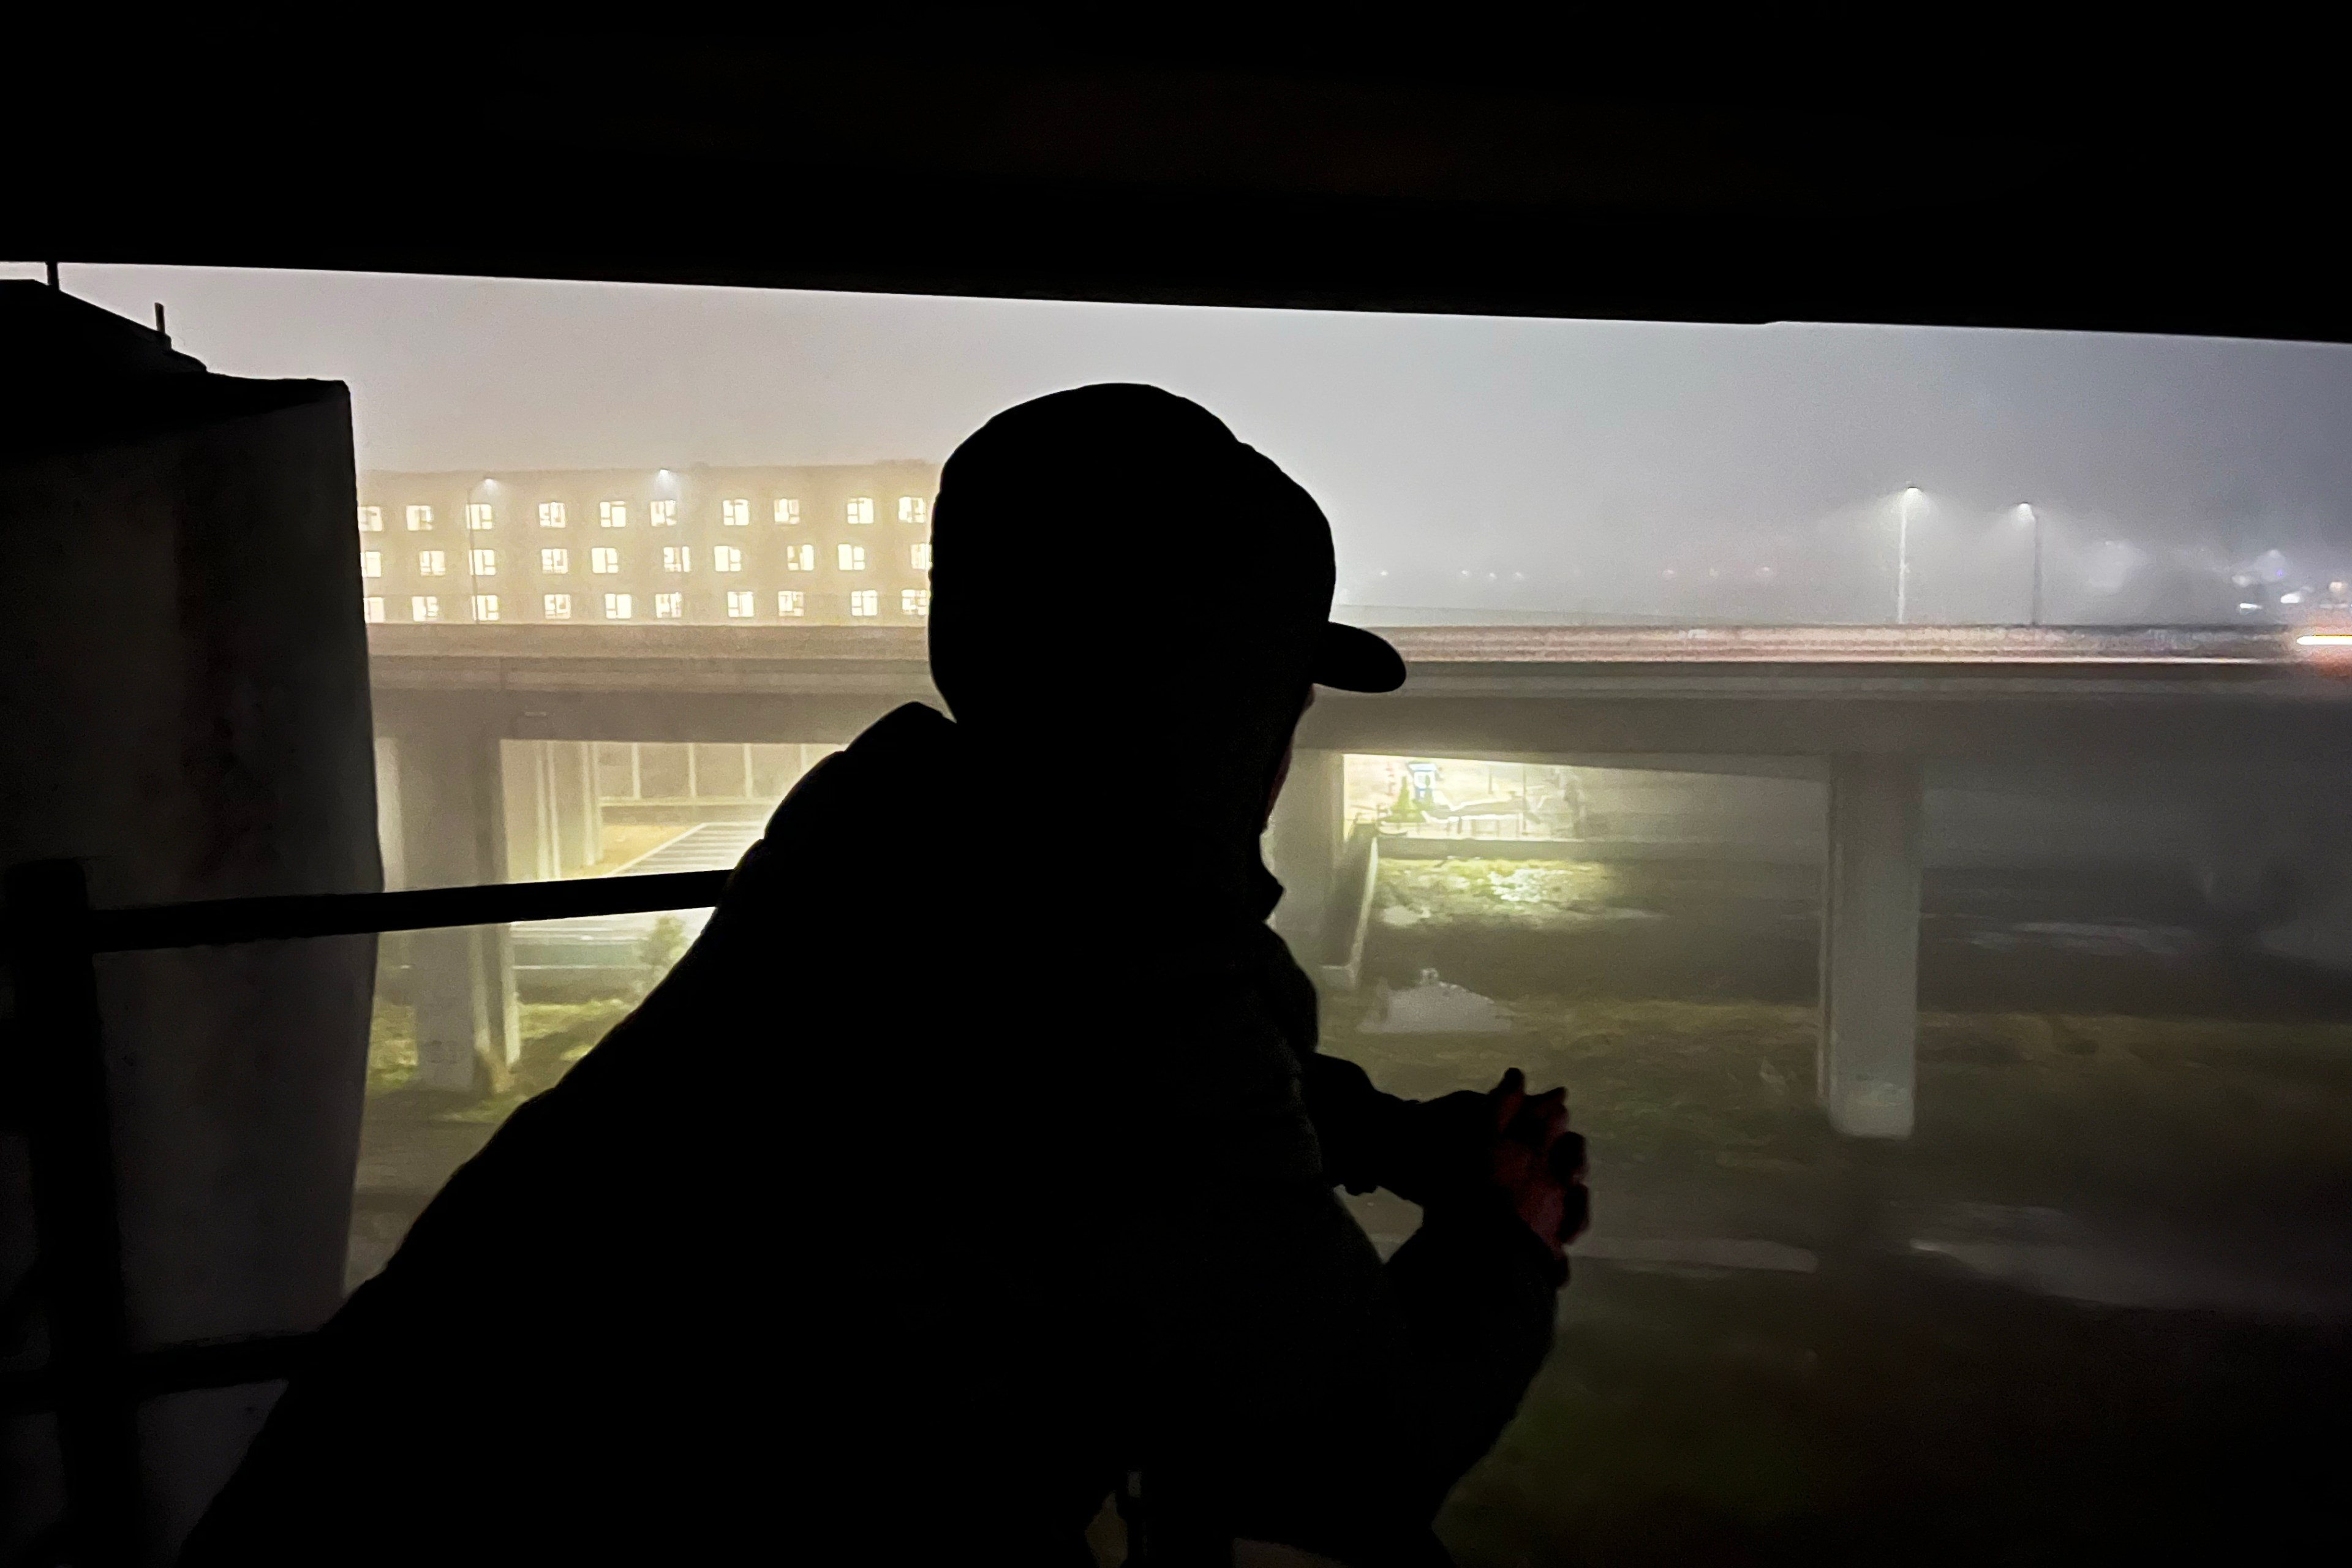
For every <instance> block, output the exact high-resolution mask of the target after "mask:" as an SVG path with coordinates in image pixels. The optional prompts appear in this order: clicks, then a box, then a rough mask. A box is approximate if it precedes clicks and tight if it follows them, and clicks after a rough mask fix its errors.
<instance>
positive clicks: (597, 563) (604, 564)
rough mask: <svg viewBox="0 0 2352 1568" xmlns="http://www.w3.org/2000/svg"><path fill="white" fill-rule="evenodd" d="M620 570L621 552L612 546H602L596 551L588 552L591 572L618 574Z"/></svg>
mask: <svg viewBox="0 0 2352 1568" xmlns="http://www.w3.org/2000/svg"><path fill="white" fill-rule="evenodd" d="M620 569H621V552H619V551H617V550H615V549H614V548H613V547H612V546H611V545H609V544H600V545H598V546H597V547H596V548H595V549H593V550H592V551H590V552H588V570H589V571H591V572H618V571H619V570H620Z"/></svg>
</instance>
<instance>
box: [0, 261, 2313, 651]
mask: <svg viewBox="0 0 2352 1568" xmlns="http://www.w3.org/2000/svg"><path fill="white" fill-rule="evenodd" d="M914 242H915V241H912V240H910V243H914ZM5 270H6V271H7V272H9V273H11V274H15V275H37V268H30V267H22V266H11V267H8V268H5ZM65 281H66V285H67V287H68V289H70V290H72V291H74V292H76V293H78V294H79V295H81V296H83V297H84V298H88V299H90V300H96V301H97V302H100V303H101V304H105V305H108V306H110V307H111V308H114V309H117V310H121V311H122V312H123V313H124V314H126V315H130V316H133V317H135V318H138V319H141V320H147V319H150V318H151V316H152V305H153V302H154V301H156V300H162V301H163V302H164V303H165V305H166V306H167V307H168V308H169V310H170V320H171V325H172V330H173V337H174V339H175V342H177V344H178V345H179V346H180V347H182V348H184V349H185V350H186V351H188V352H190V353H194V354H196V355H197V356H199V357H200V358H202V359H204V360H205V362H206V363H209V364H210V365H211V366H212V367H213V368H214V369H215V370H219V371H223V372H227V373H230V374H241V375H260V376H280V375H284V376H325V377H332V378H336V379H340V380H342V381H346V382H348V383H350V384H351V386H352V394H353V397H354V400H355V405H356V408H357V417H358V426H359V440H360V461H361V465H362V468H394V469H474V468H479V469H486V470H487V469H502V468H616V467H618V468H626V467H645V468H661V467H667V468H684V467H688V466H691V465H694V464H698V463H708V464H713V465H722V466H723V465H732V464H743V465H752V464H768V463H854V462H864V461H869V460H873V459H877V458H907V457H915V458H931V459H934V460H936V459H938V458H944V457H945V456H946V455H947V453H948V451H949V450H950V448H951V447H953V446H954V444H955V443H956V442H957V441H958V440H959V439H960V438H961V437H963V436H964V435H965V434H967V433H968V432H969V431H971V429H972V428H973V427H974V426H977V425H978V424H979V423H980V422H981V421H982V420H983V419H985V418H986V417H987V416H989V415H990V414H992V413H993V412H994V411H996V410H997V409H1000V408H1003V407H1004V406H1006V405H1009V404H1012V403H1014V402H1017V401H1019V400H1021V399H1023V398H1025V397H1030V396H1034V395H1036V394H1039V393H1042V392H1046V391H1050V390H1052V389H1054V388H1055V387H1062V386H1070V385H1076V384H1082V383H1085V382H1088V381H1100V380H1136V381H1149V382H1154V383H1157V384H1160V385H1163V386H1166V387H1169V388H1171V390H1174V391H1177V392H1181V393H1183V394H1185V395H1189V396H1192V397H1195V398H1197V399H1199V400H1200V401H1201V402H1202V403H1204V404H1206V405H1208V406H1209V407H1210V408H1211V409H1213V410H1214V411H1215V412H1216V413H1217V414H1219V415H1220V416H1223V418H1224V419H1225V421H1226V422H1227V423H1228V424H1230V425H1231V426H1233V427H1234V431H1235V432H1236V433H1237V434H1238V435H1240V436H1241V437H1242V438H1243V439H1244V440H1246V441H1249V442H1251V443H1252V444H1254V445H1255V446H1257V447H1261V448H1262V449H1264V450H1265V452H1267V453H1268V454H1269V455H1270V456H1272V457H1273V458H1275V459H1276V461H1278V462H1280V463H1281V464H1282V465H1283V466H1284V467H1285V468H1287V469H1288V470H1289V471H1290V472H1291V473H1292V474H1293V475H1295V476H1296V477H1297V479H1299V480H1300V481H1301V482H1302V483H1304V484H1305V485H1306V486H1307V488H1308V489H1310V490H1311V491H1313V492H1314V493H1315V495H1316V496H1317V497H1318V499H1320V500H1322V502H1323V504H1324V506H1325V508H1326V510H1328V512H1329V513H1330V514H1331V518H1332V521H1333V524H1334V527H1335V529H1336V531H1337V533H1338V536H1339V547H1340V557H1341V579H1342V583H1341V590H1342V591H1341V597H1342V599H1343V601H1347V602H1350V603H1355V604H1361V605H1462V606H1474V605H1486V606H1489V607H1496V608H1506V607H1507V608H1515V609H1554V610H1559V609H1572V608H1577V607H1588V608H1589V607H1592V606H1595V605H1598V606H1601V607H1603V608H1616V609H1621V610H1625V611H1632V612H1641V611H1646V610H1654V609H1660V608H1664V609H1672V608H1673V607H1674V603H1673V601H1674V600H1675V595H1677V594H1682V595H1688V594H1689V593H1691V592H1693V591H1694V589H1693V588H1692V584H1693V583H1694V580H1697V579H1704V578H1705V575H1706V573H1708V572H1710V571H1713V572H1716V573H1717V577H1718V579H1719V582H1718V583H1717V588H1716V590H1715V591H1717V592H1718V593H1720V594H1731V593H1732V588H1731V584H1733V583H1735V582H1736V583H1738V584H1741V586H1740V588H1739V590H1738V594H1735V595H1733V597H1734V599H1738V595H1750V596H1753V597H1755V598H1756V601H1757V602H1756V604H1755V605H1752V606H1749V605H1745V603H1744V601H1742V602H1740V603H1735V604H1734V605H1733V606H1732V607H1733V608H1734V609H1739V608H1743V607H1748V608H1753V609H1755V610H1756V611H1758V612H1759V613H1760V614H1764V615H1770V614H1772V613H1773V612H1772V606H1771V604H1769V603H1768V602H1767V601H1769V600H1770V599H1771V596H1772V595H1775V594H1777V595H1780V596H1781V597H1782V598H1783V599H1786V598H1787V597H1788V596H1789V595H1790V594H1792V593H1797V592H1799V591H1800V590H1799V588H1798V586H1797V584H1801V583H1811V584H1814V585H1815V586H1816V587H1817V589H1818V591H1819V594H1821V595H1831V596H1832V597H1834V598H1835V599H1836V601H1837V604H1838V605H1844V606H1849V607H1850V608H1851V611H1852V613H1853V615H1855V616H1862V617H1864V618H1885V617H1884V616H1883V615H1880V614H1878V611H1877V609H1876V607H1875V606H1876V605H1877V600H1878V597H1879V596H1881V595H1883V593H1884V591H1885V587H1886V585H1887V584H1890V583H1891V581H1892V570H1893V568H1892V559H1893V555H1892V551H1893V546H1892V539H1893V531H1892V521H1891V520H1892V518H1893V510H1892V498H1893V497H1894V496H1895V493H1896V492H1898V491H1900V490H1901V489H1903V488H1904V487H1906V486H1912V485H1916V486H1918V487H1920V488H1921V489H1923V490H1924V491H1925V492H1926V495H1927V501H1926V508H1925V511H1924V512H1923V513H1921V514H1918V520H1917V521H1915V535H1914V539H1913V544H1912V549H1913V561H1914V567H1913V571H1914V591H1913V598H1914V606H1915V609H1914V613H1915V616H1916V617H1917V618H1923V619H1932V618H1985V619H2000V618H2014V616H2013V615H2012V614H2011V611H2012V610H2019V609H2021V603H2022V594H2023V592H2024V590H2023V588H2022V587H2021V584H2022V583H2023V582H2024V581H2025V578H2024V577H2023V576H2022V575H2021V574H2023V573H2025V572H2027V571H2028V570H2029V569H2028V568H2027V567H2026V566H2025V565H2023V564H2022V562H2023V561H2024V560H2025V557H2024V556H2022V555H2021V554H2020V553H2019V550H2020V543H2019V542H2020V541H2021V539H2022V538H2023V537H2024V535H2023V533H2022V531H2021V530H2020V529H2018V528H2017V527H2016V526H2015V525H2014V514H2013V511H2012V510H2011V509H2013V508H2014V507H2015V506H2016V504H2017V503H2019V502H2030V503H2032V505H2033V506H2034V507H2035V508H2036V509H2037V510H2039V511H2040V513H2041V514H2042V518H2043V520H2044V521H2043V526H2044V527H2045V528H2046V529H2048V530H2050V538H2049V541H2048V545H2047V548H2048V550H2049V552H2050V555H2049V560H2050V568H2049V570H2050V572H2051V576H2052V592H2053V599H2056V600H2058V601H2060V605H2059V607H2060V608H2061V609H2062V610H2063V609H2064V608H2066V607H2067V604H2068V603H2069V601H2066V599H2065V595H2070V594H2071V595H2074V599H2075V600H2078V601H2081V604H2082V605H2084V606H2087V608H2088V609H2089V610H2092V611H2095V610H2096V609H2097V608H2098V604H2097V601H2098V598H2099V595H2101V594H2105V595H2109V596H2110V597H2114V596H2115V595H2117V594H2118V592H2119V591H2121V592H2122V594H2123V596H2122V598H2120V599H2117V600H2116V603H2118V604H2121V603H2123V602H2124V601H2125V600H2127V599H2129V598H2130V594H2129V592H2128V591H2123V590H2120V589H2119V587H2118V584H2124V583H2125V582H2126V580H2128V579H2131V578H2132V576H2133V574H2134V573H2135V572H2138V573H2140V574H2141V575H2142V576H2144V577H2145V576H2147V575H2148V574H2150V573H2153V572H2155V571H2156V569H2157V567H2158V565H2159V564H2160V563H2163V562H2166V561H2176V560H2186V559H2190V558H2194V559H2196V560H2199V561H2203V562H2206V563H2209V564H2211V563H2221V562H2223V561H2224V560H2229V561H2243V560H2248V559H2251V558H2252V557H2253V556H2254V555H2256V554H2258V553H2259V552H2262V551H2263V550H2264V549H2269V548H2273V547H2274V548H2277V549H2279V550H2280V551H2282V552H2284V554H2285V555H2286V556H2287V557H2288V559H2289V561H2290V563H2292V568H2293V570H2294V571H2295V572H2298V573H2303V574H2305V575H2311V576H2314V577H2325V576H2326V575H2329V574H2336V575H2341V574H2344V572H2345V571H2346V570H2347V568H2352V441H2347V439H2346V437H2347V434H2352V350H2347V349H2344V348H2337V347H2331V346H2326V345H2313V344H2272V343H2247V342H2227V341H2218V340H2200V339H2179V338H2125V337H2114V336H2102V335H2095V334H2072V333H2025V332H1997V331H1953V330H1930V329H1887V328H1854V327H1820V326H1793V325H1780V326H1771V327H1758V328H1738V327H1692V326H1678V325H1659V324H1624V323H1612V322H1589V321H1528V320H1517V319H1486V318H1474V317H1458V316H1457V317H1433V316H1397V315H1350V314H1338V313H1318V312H1307V311H1252V310H1224V309H1206V308H1194V307H1169V306H1129V305H1099V304H1066V303H1038V302H1029V301H1005V300H960V299H929V298H909V297H898V296H880V295H852V294H818V293H791V292H775V291H763V290H750V289H692V288H669V287H652V286H641V285H604V284H576V283H540V282H512V281H499V280H484V279H430V278H404V277H384V276H362V275H349V274H302V273H265V272H248V271H221V270H209V269H184V268H113V267H103V268H101V267H85V266H73V265H69V266H68V267H67V268H66V269H65ZM2004 522H2006V523H2008V526H2007V527H2006V529H2004V526H2003V525H2004ZM1234 545H1235V542H1234V541H1231V540H1229V539H1228V538H1226V537H1225V536H1223V534H1222V533H1221V532H1220V530H1219V526H1218V521H1217V519H1216V518H1215V517H1214V516H1213V515H1204V516H1203V517H1202V520H1201V534H1200V537H1199V539H1198V540H1197V541H1191V542H1187V547H1188V548H1190V547H1193V546H1197V547H1198V548H1201V549H1203V550H1207V551H1211V552H1215V551H1218V550H1221V549H1231V548H1234ZM2216 569H2218V567H2217V568H2216ZM1382 573H1387V574H1389V575H1388V576H1386V577H1382V576H1381V574H1382ZM1670 573H1671V574H1675V575H1673V576H1668V575H1667V574H1670ZM1490 574H1491V575H1490ZM1790 613H1794V612H1793V610H1792V611H1791V612H1790ZM1839 613H1842V614H1843V613H1846V612H1845V611H1843V610H1841V611H1840V612H1839ZM1799 618H1802V617H1801V616H1800V617H1799ZM2092 618H2096V617H2095V616H2094V617H2092Z"/></svg>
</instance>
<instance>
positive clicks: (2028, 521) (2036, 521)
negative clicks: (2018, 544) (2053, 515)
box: [2017, 501, 2042, 626]
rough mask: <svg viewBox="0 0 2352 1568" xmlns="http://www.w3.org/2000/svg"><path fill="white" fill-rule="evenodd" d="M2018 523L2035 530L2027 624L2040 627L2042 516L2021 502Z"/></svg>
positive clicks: (2018, 508)
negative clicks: (2030, 601) (2031, 589)
mask: <svg viewBox="0 0 2352 1568" xmlns="http://www.w3.org/2000/svg"><path fill="white" fill-rule="evenodd" d="M2017 521H2020V522H2021V523H2024V524H2025V525H2026V526H2027V527H2029V528H2031V529H2032V530H2033V601H2032V612H2031V613H2030V614H2029V615H2028V616H2026V620H2025V624H2026V625H2027V626H2040V625H2041V624H2042V514H2041V513H2040V512H2038V511H2036V510H2033V508H2032V506H2031V505H2029V504H2027V503H2026V502H2023V501H2020V502H2019V503H2018V507H2017Z"/></svg>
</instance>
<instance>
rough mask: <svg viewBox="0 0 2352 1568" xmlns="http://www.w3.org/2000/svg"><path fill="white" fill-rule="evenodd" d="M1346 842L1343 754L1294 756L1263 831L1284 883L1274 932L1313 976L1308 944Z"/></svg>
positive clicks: (1271, 864) (1319, 924) (1270, 865)
mask: <svg viewBox="0 0 2352 1568" xmlns="http://www.w3.org/2000/svg"><path fill="white" fill-rule="evenodd" d="M1347 837H1348V781H1347V755H1346V753H1345V752H1310V751H1300V752H1293V753H1292V754H1291V758H1290V777H1289V778H1288V779H1287V780H1286V782H1285V783H1284V784H1283V786H1282V795H1281V797H1280V798H1279V799H1277V800H1276V802H1275V806H1274V820H1273V821H1272V822H1270V823H1268V824H1267V825H1266V833H1265V862H1266V868H1267V869H1269V870H1271V871H1272V872H1273V873H1274V874H1275V877H1276V879H1277V880H1279V881H1280V882H1281V883H1282V902H1281V903H1280V904H1279V905H1278V906H1276V909H1275V911H1274V927H1275V929H1276V931H1280V932H1281V933H1282V934H1283V936H1284V938H1285V939H1286V940H1287V941H1288V942H1290V944H1291V946H1292V948H1293V950H1294V951H1295V952H1297V955H1298V959H1299V962H1301V963H1305V964H1307V966H1308V968H1309V969H1310V970H1311V969H1312V968H1313V967H1314V965H1315V963H1317V962H1318V955H1316V954H1313V953H1310V952H1307V951H1305V950H1304V948H1303V947H1302V945H1301V944H1306V943H1311V942H1314V940H1315V938H1316V937H1317V935H1318V933H1320V932H1321V931H1322V930H1323V914H1324V910H1326V909H1327V908H1328V906H1329V904H1330V901H1331V884H1332V880H1333V879H1334V878H1335V877H1336V876H1337V875H1338V872H1339V853H1340V851H1341V849H1342V848H1344V847H1346V843H1347Z"/></svg>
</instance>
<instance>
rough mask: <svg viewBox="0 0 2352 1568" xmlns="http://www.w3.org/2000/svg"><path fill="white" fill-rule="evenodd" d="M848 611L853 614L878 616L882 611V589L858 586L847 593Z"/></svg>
mask: <svg viewBox="0 0 2352 1568" xmlns="http://www.w3.org/2000/svg"><path fill="white" fill-rule="evenodd" d="M849 613H850V614H851V615H853V616H878V615H880V614H881V613H882V590H880V589H879V588H860V589H858V590H857V591H856V592H855V593H853V594H851V595H849Z"/></svg>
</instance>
